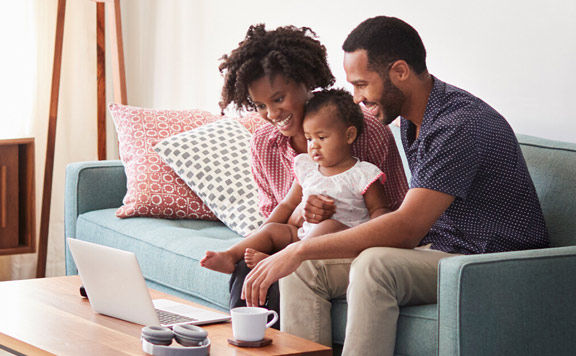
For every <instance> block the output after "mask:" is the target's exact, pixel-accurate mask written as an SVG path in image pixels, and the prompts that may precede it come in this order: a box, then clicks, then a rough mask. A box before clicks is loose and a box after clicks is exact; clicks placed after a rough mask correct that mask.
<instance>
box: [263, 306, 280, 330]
mask: <svg viewBox="0 0 576 356" xmlns="http://www.w3.org/2000/svg"><path fill="white" fill-rule="evenodd" d="M271 314H274V317H273V318H272V320H271V321H270V322H269V323H268V324H266V328H269V327H271V326H272V325H274V323H275V322H277V321H278V313H276V311H274V310H268V316H270V315H271Z"/></svg>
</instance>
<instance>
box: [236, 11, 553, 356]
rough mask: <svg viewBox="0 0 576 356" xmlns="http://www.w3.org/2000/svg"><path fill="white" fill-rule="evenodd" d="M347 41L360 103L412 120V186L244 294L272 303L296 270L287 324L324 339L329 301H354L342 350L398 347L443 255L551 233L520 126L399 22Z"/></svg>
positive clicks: (283, 261)
mask: <svg viewBox="0 0 576 356" xmlns="http://www.w3.org/2000/svg"><path fill="white" fill-rule="evenodd" d="M343 49H344V51H345V57H344V69H345V71H346V76H347V80H348V81H349V82H350V83H351V84H352V85H353V86H354V100H355V101H356V102H357V103H364V105H366V106H368V107H370V108H371V109H372V110H373V111H375V112H378V117H379V118H380V119H381V120H382V122H383V123H384V124H390V123H391V122H392V121H393V120H394V119H395V118H396V117H398V116H400V117H402V125H401V131H402V144H403V147H404V150H405V152H406V156H407V158H408V163H409V167H410V170H411V172H412V178H411V181H410V189H409V191H408V193H407V195H406V198H405V200H404V202H403V203H402V205H401V206H400V208H399V209H398V210H396V211H394V212H391V213H389V214H386V215H383V216H381V217H378V218H376V219H373V220H371V221H368V222H366V223H364V224H361V225H359V226H357V227H355V228H351V229H348V230H345V231H342V232H338V233H334V234H329V235H324V236H320V237H316V238H314V239H309V240H305V241H301V242H297V243H294V244H292V245H290V246H288V248H286V249H285V250H283V251H281V252H279V253H277V254H276V255H273V256H271V257H270V258H268V259H266V260H264V261H262V262H261V263H260V264H259V265H257V266H256V268H255V269H254V270H253V271H252V273H251V274H250V275H249V276H248V278H247V279H246V284H245V288H244V296H245V297H246V299H247V302H248V304H249V305H256V304H263V303H264V300H263V299H264V298H265V291H266V290H267V288H268V286H269V285H270V284H271V283H272V282H274V281H276V280H278V279H280V278H282V277H285V276H287V277H286V278H284V279H283V280H282V281H281V295H282V306H281V308H282V313H283V315H284V319H283V322H282V329H283V330H284V331H287V332H289V333H293V334H297V335H300V336H302V337H306V338H308V339H312V340H314V341H318V342H322V343H324V344H330V342H331V333H330V300H331V299H337V298H344V297H346V298H347V301H348V321H347V326H346V339H345V343H344V350H343V354H344V355H393V353H394V342H395V336H396V322H397V318H398V309H399V306H403V305H411V304H428V303H435V302H436V292H437V273H438V262H439V260H440V259H442V258H446V257H450V256H453V255H454V254H478V253H487V252H499V251H510V250H521V249H529V248H542V247H547V246H548V245H549V240H548V235H547V231H546V226H545V223H544V218H543V215H542V210H541V208H540V204H539V202H538V198H537V196H536V192H535V189H534V185H533V183H532V180H531V178H530V176H529V174H528V169H527V167H526V163H525V162H524V159H523V156H522V153H521V151H520V148H519V146H518V142H517V141H516V138H515V135H514V132H513V131H512V129H511V128H510V126H509V125H508V123H507V122H506V120H505V119H504V118H503V117H502V116H501V115H500V114H498V113H497V112H496V111H495V110H494V109H492V108H491V107H490V106H488V105H487V104H486V103H484V102H483V101H481V100H480V99H478V98H476V97H474V96H473V95H471V94H470V93H467V92H465V91H463V90H461V89H458V88H456V87H454V86H451V85H449V84H446V83H444V82H442V81H440V80H439V79H437V78H435V77H433V76H432V75H430V74H429V73H428V70H427V67H426V50H425V48H424V45H423V43H422V40H421V39H420V36H419V35H418V33H417V32H416V30H415V29H413V28H412V27H411V26H410V25H408V24H406V23H405V22H403V21H402V20H399V19H396V18H390V17H384V16H380V17H376V18H372V19H368V20H366V21H364V22H363V23H361V24H360V25H359V26H358V27H357V28H356V29H354V30H353V31H352V33H350V35H349V36H348V38H347V39H346V41H345V42H344V45H343ZM305 210H306V213H305V216H306V218H309V217H310V216H312V214H321V213H322V212H323V210H324V209H323V205H322V202H321V199H319V198H318V199H311V200H309V201H308V203H307V206H306V208H305ZM351 258H354V260H353V263H352V264H351V266H350V264H349V263H350V261H351V260H350V259H351ZM293 272H294V273H293Z"/></svg>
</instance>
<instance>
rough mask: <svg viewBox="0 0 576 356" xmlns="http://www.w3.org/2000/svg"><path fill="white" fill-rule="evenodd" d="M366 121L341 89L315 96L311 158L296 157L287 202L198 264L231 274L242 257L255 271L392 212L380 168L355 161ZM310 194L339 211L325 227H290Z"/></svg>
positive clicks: (310, 112)
mask: <svg viewBox="0 0 576 356" xmlns="http://www.w3.org/2000/svg"><path fill="white" fill-rule="evenodd" d="M363 124H364V117H363V115H362V112H361V110H360V108H359V107H358V106H357V105H356V104H354V101H353V99H352V95H351V94H350V93H348V92H347V91H345V90H343V89H331V90H324V91H320V92H317V93H315V95H314V97H313V98H312V99H310V100H309V101H308V103H307V104H306V115H305V117H304V121H303V123H302V128H303V130H304V135H305V136H306V140H307V141H308V153H307V154H306V153H303V154H300V155H298V156H296V157H295V158H294V175H295V179H294V182H293V184H292V187H291V188H290V191H289V192H288V194H287V195H286V197H285V198H284V199H283V200H282V201H281V202H280V204H278V206H277V207H276V208H275V209H274V210H273V211H272V213H271V214H270V217H269V218H268V219H267V220H266V221H265V222H264V224H263V225H262V226H261V227H260V229H259V230H258V231H256V232H254V233H253V234H251V235H249V236H248V237H246V238H245V239H244V240H242V241H241V242H239V243H237V244H235V245H233V246H231V247H230V248H229V249H228V250H226V251H222V252H214V251H206V255H205V256H204V258H202V260H200V265H201V266H203V267H206V268H209V269H212V270H215V271H218V272H223V273H232V272H233V271H234V266H235V265H236V263H237V262H238V261H240V260H241V259H242V258H244V259H245V260H246V264H247V265H248V267H250V268H253V267H254V266H255V265H256V264H257V263H258V262H259V261H261V260H262V259H264V258H266V257H267V256H268V255H267V254H270V253H274V252H277V251H280V250H282V249H283V248H285V247H286V246H288V245H289V244H291V243H294V242H297V241H299V240H301V239H305V238H310V237H314V236H320V235H324V234H328V233H332V232H337V231H341V230H344V229H348V228H350V227H353V226H356V225H358V224H361V223H363V222H365V221H367V220H369V219H371V218H374V217H377V216H380V215H382V214H385V213H387V212H388V210H387V209H386V208H385V206H386V202H385V197H384V194H383V189H382V184H381V182H384V179H385V175H384V173H383V172H382V171H380V169H379V168H378V167H376V166H375V165H373V164H371V163H368V162H360V161H359V160H358V159H357V158H355V157H354V156H352V143H353V142H354V141H355V140H356V137H358V136H359V135H360V134H361V133H362V130H363V126H364V125H363ZM310 195H323V196H327V197H329V198H330V199H333V200H334V203H335V205H336V211H335V213H334V215H333V216H332V217H331V218H330V219H326V220H323V221H321V222H316V223H314V222H310V221H305V222H304V224H303V225H302V227H300V228H299V227H297V226H294V225H291V224H288V219H289V218H290V216H291V215H292V213H293V212H294V210H295V209H297V208H298V207H299V206H300V205H301V204H302V203H303V202H306V200H307V198H308V197H309V196H310Z"/></svg>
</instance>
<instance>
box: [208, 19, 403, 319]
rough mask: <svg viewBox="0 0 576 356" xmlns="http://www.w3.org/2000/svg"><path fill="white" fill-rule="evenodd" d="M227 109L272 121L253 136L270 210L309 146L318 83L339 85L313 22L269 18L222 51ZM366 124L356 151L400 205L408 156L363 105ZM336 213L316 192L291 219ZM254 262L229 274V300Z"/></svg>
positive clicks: (274, 293) (275, 300)
mask: <svg viewBox="0 0 576 356" xmlns="http://www.w3.org/2000/svg"><path fill="white" fill-rule="evenodd" d="M219 69H220V72H221V73H222V74H223V75H224V86H223V88H222V100H221V102H220V107H221V108H222V110H224V109H225V108H226V107H228V106H229V105H230V104H231V103H233V104H234V106H235V108H236V109H238V110H248V111H253V110H256V111H257V112H258V114H259V115H260V116H261V117H262V118H263V119H264V120H266V121H267V122H268V124H266V125H264V126H262V127H260V128H259V129H258V130H257V131H256V132H255V133H254V136H253V138H252V144H251V151H252V172H253V174H254V178H255V180H256V183H257V184H258V188H259V201H260V209H261V211H262V213H263V214H264V216H266V217H268V216H269V215H270V213H271V212H272V210H273V209H274V208H275V207H276V205H278V203H279V202H280V201H282V199H283V198H284V197H285V196H286V194H287V193H288V190H289V189H290V187H291V185H292V181H293V179H294V176H293V172H292V160H293V159H294V157H296V156H297V155H298V154H301V153H305V152H307V141H306V138H305V136H304V131H303V129H302V121H303V119H304V107H305V104H306V101H307V100H309V99H310V98H311V97H312V96H313V90H315V89H326V88H329V87H330V86H332V85H333V84H334V76H333V75H332V72H331V71H330V68H329V66H328V62H327V59H326V48H325V47H324V46H323V45H322V44H321V43H320V42H319V41H318V40H317V39H316V34H315V33H314V32H313V31H312V30H311V29H309V28H307V27H302V28H297V27H294V26H286V27H279V28H277V29H276V30H271V31H267V30H266V29H265V26H264V25H263V24H260V25H255V26H251V27H250V28H249V29H248V32H247V34H246V37H245V39H244V40H243V41H242V42H240V43H239V45H238V47H237V48H236V49H234V50H233V51H232V52H231V53H230V54H229V55H225V56H223V57H222V63H221V64H220V67H219ZM363 112H364V119H365V125H364V126H365V130H364V132H363V133H362V134H361V135H360V136H359V137H358V139H357V140H356V142H354V146H353V154H354V156H355V157H358V158H359V159H360V160H362V161H368V162H370V163H373V164H375V165H376V166H378V167H379V168H380V169H381V170H382V171H383V172H384V173H385V174H386V176H387V180H386V182H385V183H384V185H383V188H384V193H385V196H386V199H387V208H388V209H389V210H396V209H397V208H398V207H399V206H400V204H401V203H402V200H403V198H404V195H405V194H406V191H407V190H408V185H407V183H406V177H405V175H404V169H403V168H402V161H401V159H400V155H399V153H398V150H397V148H396V144H395V143H394V138H393V136H392V133H391V132H390V129H389V128H388V127H386V126H384V125H382V124H381V123H380V122H379V121H378V120H377V119H376V118H375V117H374V116H372V115H371V114H370V113H369V112H368V111H367V110H365V109H363ZM333 213H334V204H333V201H332V200H331V199H329V198H328V197H324V196H320V195H316V196H311V197H310V198H309V199H308V201H307V202H306V204H305V206H304V207H302V209H296V210H295V212H294V214H293V216H292V217H291V219H290V221H289V223H291V224H293V225H296V226H301V225H302V223H303V221H304V220H306V221H308V222H310V223H319V222H321V221H323V220H325V219H328V218H330V217H331V216H332V214H333ZM248 272H249V269H248V268H247V267H246V265H245V263H238V264H237V266H236V269H235V271H234V273H233V274H232V278H231V280H230V293H231V297H230V307H231V308H234V307H237V306H241V305H245V304H244V301H243V300H241V299H240V294H241V291H242V284H243V282H244V278H245V276H246V275H247V274H248ZM266 306H267V307H268V308H269V309H274V310H276V311H277V312H279V293H278V287H277V286H273V287H272V288H270V292H269V296H268V301H267V305H266Z"/></svg>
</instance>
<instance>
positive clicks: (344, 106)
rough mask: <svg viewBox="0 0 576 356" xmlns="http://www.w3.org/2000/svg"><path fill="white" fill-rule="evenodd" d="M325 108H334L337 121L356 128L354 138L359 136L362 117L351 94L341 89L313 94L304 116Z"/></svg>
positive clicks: (362, 128) (362, 122)
mask: <svg viewBox="0 0 576 356" xmlns="http://www.w3.org/2000/svg"><path fill="white" fill-rule="evenodd" d="M327 106H334V107H335V108H336V112H337V113H338V119H339V120H340V121H342V122H343V123H344V124H346V125H347V126H354V127H356V132H357V135H356V137H359V136H360V134H361V133H362V131H363V130H364V115H363V114H362V110H361V109H360V106H358V105H356V104H355V103H354V98H353V97H352V94H350V93H349V92H348V91H346V90H345V89H341V88H336V89H328V90H321V91H317V92H314V96H313V97H312V98H311V99H310V100H308V102H307V103H306V116H307V115H309V114H312V113H316V112H318V111H320V110H321V109H323V108H325V107H327Z"/></svg>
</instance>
